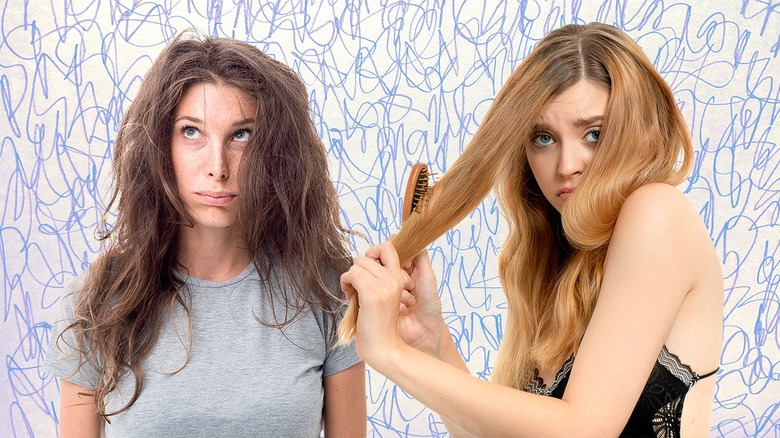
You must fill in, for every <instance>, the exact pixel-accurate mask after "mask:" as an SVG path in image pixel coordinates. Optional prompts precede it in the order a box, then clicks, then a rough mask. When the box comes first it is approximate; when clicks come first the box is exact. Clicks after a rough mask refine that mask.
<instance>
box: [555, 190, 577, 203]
mask: <svg viewBox="0 0 780 438" xmlns="http://www.w3.org/2000/svg"><path fill="white" fill-rule="evenodd" d="M575 188H576V187H573V186H563V187H561V189H560V190H558V197H559V198H561V199H563V200H564V201H565V200H567V199H569V196H571V194H572V192H574V189H575Z"/></svg>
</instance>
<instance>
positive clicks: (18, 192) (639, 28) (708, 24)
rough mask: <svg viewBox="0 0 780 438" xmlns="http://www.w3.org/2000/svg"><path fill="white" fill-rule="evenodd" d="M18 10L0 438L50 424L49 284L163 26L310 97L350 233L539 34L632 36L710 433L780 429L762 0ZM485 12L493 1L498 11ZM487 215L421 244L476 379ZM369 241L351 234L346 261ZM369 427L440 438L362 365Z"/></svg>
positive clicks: (483, 332)
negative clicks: (673, 187)
mask: <svg viewBox="0 0 780 438" xmlns="http://www.w3.org/2000/svg"><path fill="white" fill-rule="evenodd" d="M687 1H689V2H690V3H684V2H662V1H650V0H647V1H640V0H623V1H617V0H615V1H612V0H604V1H594V2H588V3H587V5H586V4H585V2H582V1H573V2H572V1H559V0H554V1H543V0H535V1H534V0H531V1H512V2H493V1H489V0H480V1H464V0H454V1H419V2H416V3H417V4H416V5H409V4H406V2H402V1H395V0H384V1H354V2H343V1H329V2H325V1H316V0H314V1H308V2H304V1H279V2H262V1H247V2H243V1H237V0H236V1H224V2H223V1H218V0H212V1H164V2H161V3H159V4H155V3H152V2H142V1H107V0H92V1H85V0H82V1H76V2H70V1H63V0H54V1H52V0H49V1H40V2H38V1H36V2H32V1H21V0H9V1H7V2H6V3H4V4H2V5H0V7H1V8H2V10H0V102H1V103H2V106H0V138H2V140H0V200H2V202H1V203H0V204H1V205H2V216H1V217H0V255H2V267H0V275H2V281H3V289H2V301H0V303H2V307H0V355H2V357H3V359H4V361H3V364H2V365H0V370H2V371H4V372H3V373H2V378H0V436H3V437H6V436H8V437H21V436H25V437H26V436H41V437H46V436H54V435H55V433H56V432H55V430H56V429H55V428H56V426H55V424H56V418H57V412H56V406H57V399H58V388H57V384H56V382H55V381H54V380H53V379H52V377H51V376H48V375H45V374H43V373H42V371H41V369H40V366H41V363H42V360H43V357H44V353H45V345H46V343H47V342H48V336H49V334H50V328H51V326H50V322H51V321H52V319H53V316H54V315H53V306H54V304H55V302H56V301H57V299H58V297H59V296H60V294H61V293H62V290H63V285H64V284H67V282H68V281H70V280H71V279H73V278H74V277H75V276H76V275H78V274H79V273H80V272H81V271H83V270H84V268H85V267H86V266H87V265H88V264H89V263H90V262H92V261H93V260H94V259H95V256H96V253H97V250H98V244H97V242H96V241H95V239H94V230H95V225H96V223H97V220H98V218H99V215H100V213H101V209H102V207H103V203H104V202H105V200H106V199H105V193H106V189H107V188H108V184H109V182H110V178H111V175H110V157H111V150H112V146H113V142H112V139H113V138H114V135H115V132H116V129H117V125H118V123H119V120H120V119H121V117H122V114H123V113H124V111H125V109H126V108H127V105H128V104H129V103H130V102H131V100H132V98H133V97H134V96H135V93H136V92H137V90H138V85H139V82H140V78H141V77H142V76H143V74H144V73H145V72H146V71H147V69H148V68H149V66H150V65H151V63H152V61H153V60H154V58H155V57H156V55H157V54H158V53H159V52H160V50H161V49H162V48H163V47H164V46H165V44H166V43H167V42H168V41H170V40H171V39H172V38H173V37H174V36H175V35H176V34H177V33H178V32H179V31H180V30H183V29H185V28H187V27H189V26H196V27H197V28H199V29H202V30H204V31H205V32H207V33H209V34H212V35H215V36H227V37H234V38H237V39H241V40H245V41H249V42H251V43H253V44H255V45H256V46H257V47H258V48H260V49H261V50H263V51H265V52H267V53H269V54H271V55H272V56H274V57H276V58H277V59H279V60H282V61H284V62H286V63H287V64H289V65H291V66H292V67H293V68H294V69H295V70H296V71H297V72H298V73H299V74H300V75H301V77H302V78H303V80H304V82H305V83H306V85H307V87H308V89H309V91H310V96H311V107H312V111H313V118H314V121H315V124H316V126H317V129H318V131H319V133H320V135H321V137H322V139H323V141H324V143H325V145H326V146H327V147H328V149H329V154H330V156H329V157H330V163H331V172H332V178H333V180H334V181H335V183H336V185H337V188H338V191H339V194H340V200H341V204H342V208H343V218H344V221H345V222H346V223H347V224H348V226H349V227H351V228H353V229H355V230H357V231H361V232H363V233H365V234H366V235H368V236H369V238H370V239H371V242H372V243H377V242H380V241H382V240H384V239H386V238H387V237H388V235H389V234H390V233H393V232H395V231H396V230H397V229H398V227H399V222H400V220H399V207H400V205H401V202H402V200H401V194H402V189H403V187H404V184H405V181H406V176H407V173H408V169H409V167H410V164H411V163H414V162H418V161H422V162H426V163H429V164H430V165H431V166H432V168H433V170H434V171H436V172H439V173H443V172H444V171H446V169H447V167H448V166H449V165H451V164H452V162H453V161H454V160H455V158H456V157H457V156H458V155H459V153H460V152H461V151H462V149H463V148H464V146H465V145H466V144H467V143H468V142H469V140H470V139H471V137H472V135H473V134H474V131H475V130H476V128H477V126H478V125H479V123H480V121H481V120H482V118H483V117H484V115H485V112H486V110H487V108H488V106H489V105H490V102H491V99H492V98H493V97H494V96H495V94H496V92H497V91H498V89H499V88H500V87H501V85H502V84H503V82H504V80H505V79H506V78H507V76H508V75H509V73H510V72H511V71H512V70H513V68H514V67H515V66H517V64H518V63H519V62H520V61H521V60H522V59H523V58H524V57H525V56H526V55H527V54H528V52H529V51H530V50H531V48H532V47H533V46H534V45H535V43H536V42H537V41H538V40H539V39H540V38H541V37H542V36H544V35H545V34H546V33H547V32H548V31H549V30H550V29H552V28H556V27H559V26H560V25H563V24H567V23H573V22H574V23H585V22H590V21H601V22H606V23H610V24H614V25H616V26H618V27H620V28H622V29H624V30H626V31H627V32H628V33H629V34H630V35H631V36H632V37H633V38H635V39H636V40H637V41H639V43H640V44H641V45H642V47H643V48H644V49H645V51H646V52H647V53H648V55H649V56H650V58H651V59H652V60H653V62H654V63H655V65H656V67H657V68H658V70H659V71H660V72H661V73H662V74H663V76H664V77H665V78H666V79H667V81H668V82H669V83H670V84H671V86H672V88H673V89H674V91H675V95H676V97H677V99H678V101H679V104H680V107H681V108H682V110H683V113H684V114H685V116H686V118H687V120H688V123H689V125H690V128H691V133H692V135H693V138H694V143H695V148H696V165H695V169H694V172H693V175H692V176H691V178H690V179H689V180H688V181H687V182H686V183H684V184H683V185H682V186H681V189H682V190H684V192H685V193H686V195H687V196H688V197H689V199H690V200H691V202H692V203H693V204H694V205H695V206H696V207H697V209H698V210H699V211H700V213H701V215H702V217H703V219H704V221H705V223H706V225H707V228H708V229H709V231H710V235H711V237H712V240H713V242H714V243H715V245H716V248H717V250H718V253H719V254H720V255H721V257H722V261H723V265H724V286H725V290H726V300H725V339H726V342H725V345H724V349H723V354H722V357H721V372H720V373H719V375H718V377H717V379H718V390H717V394H716V400H715V405H714V418H713V420H714V421H713V425H712V428H713V429H712V435H713V436H721V435H723V436H729V437H732V436H734V437H738V436H762V437H763V436H777V434H778V431H779V430H780V424H779V423H780V412H778V407H780V402H779V401H778V400H780V396H778V394H780V383H778V379H780V366H779V365H778V363H779V362H780V344H778V316H779V315H780V313H779V312H778V284H780V225H779V222H780V171H778V168H779V167H780V150H778V140H779V139H780V136H779V135H778V128H773V127H772V125H773V124H774V123H776V122H777V119H778V115H780V105H778V102H779V100H780V83H779V81H780V75H778V74H779V73H780V61H778V52H779V51H780V6H779V5H778V4H777V3H772V1H771V0H770V1H767V0H743V1H728V2H726V1H723V2H721V1H717V2H716V1H709V2H702V3H700V2H695V1H693V0H687ZM496 4H498V6H496ZM502 240H503V219H502V218H501V217H500V214H499V212H498V209H497V206H496V203H495V200H494V199H493V198H488V199H486V200H485V202H484V203H483V204H482V205H481V206H480V207H479V208H478V209H477V210H475V211H474V213H473V214H472V215H471V216H469V217H468V218H467V219H466V220H464V221H463V222H462V223H461V224H460V226H458V227H457V228H456V229H454V230H452V231H451V232H449V233H447V234H446V236H444V237H443V238H441V239H440V240H439V241H437V242H435V243H434V244H433V245H432V247H431V248H432V254H433V262H434V266H435V268H436V271H437V275H438V277H439V279H440V281H441V293H442V297H443V301H444V308H445V311H446V312H447V321H448V323H449V324H450V327H451V330H452V333H453V336H454V337H455V339H456V341H457V343H458V346H459V348H460V350H461V352H462V353H463V355H464V356H465V357H466V358H467V360H468V364H469V367H470V368H471V370H472V372H473V373H475V374H476V375H478V376H480V377H483V378H488V377H489V374H490V369H491V367H492V365H493V363H494V360H495V354H496V350H497V348H498V344H499V342H500V340H501V337H502V326H503V319H504V307H505V298H504V296H503V293H502V291H501V288H500V284H499V281H498V278H497V274H496V264H497V257H496V254H497V251H498V249H499V247H500V245H501V242H502ZM367 246H368V244H367V243H365V242H361V241H357V242H356V248H355V253H358V252H362V251H364V250H365V249H366V248H367ZM367 383H368V394H367V399H368V413H369V419H368V420H369V421H368V429H369V436H398V437H406V436H410V437H413V436H419V437H427V436H444V435H445V434H446V432H445V430H444V427H443V426H442V424H441V422H440V420H439V418H438V416H437V415H436V414H434V413H432V412H431V411H430V410H428V409H426V408H424V407H423V406H422V405H420V404H419V403H417V402H416V401H414V400H412V399H410V398H409V397H408V396H407V395H406V394H405V393H404V392H403V391H401V390H400V389H398V388H397V387H395V386H394V385H393V384H392V383H391V382H388V381H387V380H386V379H384V378H383V377H382V376H381V375H379V374H378V373H376V372H373V371H369V372H368V373H367Z"/></svg>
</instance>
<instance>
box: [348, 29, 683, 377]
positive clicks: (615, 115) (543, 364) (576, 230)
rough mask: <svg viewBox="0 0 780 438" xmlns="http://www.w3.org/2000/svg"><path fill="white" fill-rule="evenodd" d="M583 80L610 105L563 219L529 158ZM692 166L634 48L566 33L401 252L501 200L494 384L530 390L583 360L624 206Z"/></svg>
mask: <svg viewBox="0 0 780 438" xmlns="http://www.w3.org/2000/svg"><path fill="white" fill-rule="evenodd" d="M582 80H590V81H593V82H594V83H597V84H601V85H602V86H603V87H604V88H605V89H606V90H609V92H610V96H609V101H608V104H607V113H606V114H605V115H604V116H605V120H604V123H603V126H602V129H601V135H600V139H599V143H598V146H597V148H596V151H595V155H594V158H593V160H592V162H591V163H590V164H589V166H588V168H587V170H586V171H585V173H584V175H583V179H582V181H581V182H580V184H579V185H578V188H577V191H576V192H574V193H573V195H572V197H571V198H570V199H569V200H568V201H567V203H566V206H565V207H564V209H563V212H562V214H559V213H558V212H557V211H556V210H555V209H554V208H553V207H552V206H551V205H550V204H549V202H548V201H547V200H546V199H545V198H544V196H543V195H542V194H541V190H540V189H539V187H538V185H537V184H536V180H535V178H534V177H533V174H532V173H531V170H530V167H529V166H528V162H527V159H526V155H525V149H526V146H527V145H528V144H529V143H530V142H531V141H532V137H533V134H534V124H535V121H536V120H537V119H538V117H539V115H540V114H541V112H542V110H543V108H544V107H545V105H546V103H547V102H549V101H550V100H551V99H552V98H554V97H556V96H557V95H559V94H560V93H562V92H563V91H564V90H566V89H568V88H569V87H571V86H572V85H575V84H576V83H578V82H579V81H582ZM691 156H692V144H691V140H690V136H689V134H688V130H687V127H686V124H685V121H684V119H683V117H682V114H681V113H680V111H679V109H678V108H677V106H676V104H675V101H674V98H673V96H672V93H671V90H670V89H669V87H668V85H667V84H666V83H665V82H664V81H663V79H662V78H661V76H660V75H659V74H658V73H657V72H656V71H655V70H654V68H653V66H652V64H651V63H650V62H649V60H648V59H647V57H646V56H645V55H644V53H643V52H642V50H641V48H640V47H639V46H638V44H636V42H634V41H633V40H631V39H630V38H629V37H628V36H627V35H626V34H624V33H623V32H622V31H620V30H618V29H617V28H614V27H612V26H609V25H605V24H600V23H591V24H588V25H568V26H564V27H562V28H560V29H557V30H555V31H553V32H551V33H550V34H549V35H548V36H547V37H545V38H544V39H543V40H542V41H541V42H540V43H539V44H538V45H537V46H536V47H535V48H534V50H533V51H532V52H531V54H530V55H529V56H528V57H527V58H526V59H525V60H524V61H523V62H522V63H521V65H520V66H519V67H518V68H517V69H516V70H515V71H514V72H513V73H512V75H511V76H510V77H509V79H508V81H507V83H506V84H505V85H504V86H503V87H502V89H501V91H500V92H499V94H498V96H497V97H496V100H495V101H494V103H493V105H492V106H491V108H490V110H489V112H488V114H487V116H486V118H485V120H484V121H483V123H482V124H481V125H480V127H479V129H478V130H477V133H476V134H475V136H474V138H473V139H472V141H471V143H470V144H469V146H468V147H467V149H466V150H465V151H464V153H463V155H461V157H460V158H458V160H457V161H456V163H455V165H454V166H453V167H452V169H450V170H448V171H447V173H446V174H445V175H444V177H443V178H441V179H440V181H439V182H437V183H436V185H435V186H434V187H433V188H432V189H431V192H430V194H429V195H428V199H427V202H426V203H425V205H424V206H423V208H422V210H421V211H420V212H419V213H416V214H412V215H411V217H410V218H409V219H408V220H407V222H405V223H404V225H403V226H402V227H401V230H400V231H399V232H398V234H397V235H396V236H395V238H394V239H393V243H394V244H395V245H396V249H398V252H399V256H400V258H401V260H402V261H406V260H409V259H410V258H411V257H413V256H414V255H415V254H417V253H418V252H419V251H422V250H423V249H424V248H425V247H426V246H427V245H429V244H430V243H431V242H432V241H433V240H435V239H436V238H438V237H439V236H441V235H442V234H444V232H446V230H447V229H449V228H451V227H452V226H454V225H455V224H456V223H458V222H459V221H460V220H462V218H463V217H465V216H466V215H467V214H468V213H469V212H470V211H471V210H472V209H473V208H474V207H476V205H477V204H478V203H479V202H480V201H481V200H482V199H483V198H484V197H485V196H486V195H487V193H488V192H489V190H490V189H491V188H493V187H495V188H496V189H497V194H498V199H499V202H500V203H501V206H502V210H503V212H504V214H505V215H506V217H507V222H508V229H509V231H508V237H507V240H506V242H505V244H504V246H503V248H502V251H501V255H500V258H499V276H500V278H501V282H502V285H503V287H504V290H505V294H506V297H507V304H508V315H507V325H506V329H505V336H504V339H503V341H502V345H501V349H500V352H499V355H498V359H497V362H496V366H495V370H494V375H493V379H494V380H495V381H497V382H499V383H502V384H505V385H508V386H512V387H515V388H518V389H522V388H523V387H524V386H525V385H526V384H527V382H528V380H529V379H530V378H531V376H532V375H533V370H534V369H536V368H549V367H553V366H557V365H560V363H561V362H563V361H565V360H566V359H567V358H568V357H570V356H571V355H573V354H575V353H576V350H577V346H578V345H579V342H580V340H581V338H582V336H583V334H584V332H585V328H586V327H587V324H588V322H589V321H590V317H591V315H592V312H593V307H594V306H595V303H596V299H597V298H598V291H599V289H600V287H601V275H602V271H603V264H604V258H605V256H606V248H607V245H608V244H609V239H610V237H611V233H612V228H613V226H614V223H615V220H616V218H617V214H618V212H619V211H620V208H621V206H622V203H623V201H624V200H625V198H627V197H628V195H629V194H630V193H631V192H632V191H633V190H635V189H636V188H638V187H639V186H641V185H643V184H647V183H650V182H666V183H669V184H678V183H680V182H681V181H682V180H683V179H684V178H685V175H686V174H687V172H688V171H689V169H690V166H691ZM680 158H682V164H679V163H678V160H679V159H680ZM352 316H353V317H355V316H356V313H354V314H353V315H352ZM352 322H353V320H352V319H347V318H345V320H344V321H343V322H342V326H344V325H346V324H352ZM341 329H342V327H340V335H343V334H349V333H354V332H349V331H347V330H344V331H341ZM342 340H343V339H342Z"/></svg>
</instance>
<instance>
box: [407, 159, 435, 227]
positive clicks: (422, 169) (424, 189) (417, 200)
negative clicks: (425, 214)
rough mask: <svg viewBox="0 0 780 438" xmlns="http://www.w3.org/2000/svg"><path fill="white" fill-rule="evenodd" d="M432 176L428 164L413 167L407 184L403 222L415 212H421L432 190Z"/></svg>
mask: <svg viewBox="0 0 780 438" xmlns="http://www.w3.org/2000/svg"><path fill="white" fill-rule="evenodd" d="M432 175H433V174H432V173H430V172H429V171H428V166H427V165H426V164H423V163H417V164H415V165H414V166H412V172H411V173H410V174H409V180H408V181H407V182H406V192H405V193H404V205H403V211H402V212H401V222H403V221H405V220H406V219H407V218H408V217H409V215H411V214H412V212H413V211H420V208H422V205H423V200H424V199H425V196H426V195H427V194H428V191H429V190H430V189H431V188H430V186H429V183H430V180H431V176H432Z"/></svg>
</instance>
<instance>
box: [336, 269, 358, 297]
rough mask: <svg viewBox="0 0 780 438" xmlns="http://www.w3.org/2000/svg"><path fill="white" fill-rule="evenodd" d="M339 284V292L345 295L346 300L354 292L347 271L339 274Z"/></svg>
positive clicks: (350, 277)
mask: <svg viewBox="0 0 780 438" xmlns="http://www.w3.org/2000/svg"><path fill="white" fill-rule="evenodd" d="M339 283H340V286H341V290H342V291H343V292H344V293H345V294H346V295H347V298H349V297H351V296H352V294H354V293H355V292H356V291H355V288H354V287H353V286H352V276H351V275H350V272H349V271H347V272H345V273H343V274H341V277H339Z"/></svg>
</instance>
